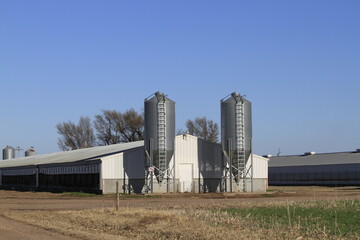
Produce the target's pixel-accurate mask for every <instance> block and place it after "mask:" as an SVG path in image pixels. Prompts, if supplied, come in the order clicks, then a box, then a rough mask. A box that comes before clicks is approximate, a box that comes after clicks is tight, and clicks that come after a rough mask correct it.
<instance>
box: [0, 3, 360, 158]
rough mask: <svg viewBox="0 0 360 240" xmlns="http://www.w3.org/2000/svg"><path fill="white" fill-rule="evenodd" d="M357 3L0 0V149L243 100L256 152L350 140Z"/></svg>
mask: <svg viewBox="0 0 360 240" xmlns="http://www.w3.org/2000/svg"><path fill="white" fill-rule="evenodd" d="M359 12H360V1H357V0H354V1H351V0H348V1H329V0H326V1H325V0H324V1H320V0H315V1H314V0H303V1H276V0H275V1H267V0H264V1H209V0H206V1H205V0H204V1H200V0H199V1H88V0H86V1H85V0H84V1H80V0H78V1H70V0H61V1H60V0H58V1H56V0H50V1H49V0H44V1H38V0H34V1H25V0H24V1H20V0H2V1H0V33H1V35H0V82H1V84H0V86H1V93H0V109H1V115H0V147H1V148H3V147H5V146H6V145H8V144H9V145H12V146H14V147H16V146H20V147H22V148H24V149H27V148H28V147H29V146H34V147H35V149H36V150H37V151H38V152H39V153H48V152H54V151H58V146H57V138H58V135H57V133H56V129H55V125H56V124H57V123H59V122H63V121H69V120H70V121H74V122H77V121H78V119H79V118H80V116H89V117H92V118H93V116H94V115H95V114H98V113H100V111H101V110H102V109H116V110H119V111H124V110H126V109H129V108H131V107H132V108H134V109H136V110H138V111H141V110H142V108H143V100H144V98H146V97H148V96H149V95H150V94H151V93H153V92H155V91H158V90H159V91H162V92H165V93H166V94H168V96H169V97H170V98H172V99H173V100H174V101H176V114H177V115H176V122H177V128H184V123H185V121H186V120H187V119H193V118H195V117H198V116H206V117H207V118H209V119H213V120H215V121H216V122H218V123H220V99H221V98H223V97H225V96H226V95H228V94H229V93H231V92H233V91H236V92H240V93H241V94H242V95H246V97H247V98H248V99H249V100H250V101H251V102H252V103H253V133H254V136H253V144H254V152H255V153H257V154H276V152H277V151H278V149H279V148H280V151H281V152H282V155H285V154H300V153H303V152H305V151H315V152H336V151H350V150H355V149H356V148H360V121H359V119H360V111H359V103H360V94H359V87H360V44H359V43H360V14H359Z"/></svg>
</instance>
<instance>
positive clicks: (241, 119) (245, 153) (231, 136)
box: [221, 92, 252, 191]
mask: <svg viewBox="0 0 360 240" xmlns="http://www.w3.org/2000/svg"><path fill="white" fill-rule="evenodd" d="M251 139H252V120H251V102H249V101H248V100H247V99H245V98H244V97H243V96H241V95H240V94H239V93H235V92H234V93H232V94H230V95H229V96H227V97H225V98H224V99H222V100H221V142H222V149H223V153H224V156H225V159H226V161H227V168H228V170H229V172H228V174H225V175H228V176H229V177H230V179H231V180H230V185H231V184H232V178H234V180H235V181H236V183H237V184H238V185H239V188H240V189H242V190H243V191H245V190H246V189H245V188H246V181H245V180H246V178H247V176H248V175H249V174H251V173H250V172H249V169H247V168H246V163H247V161H248V160H249V158H250V156H251V153H252V146H251ZM231 188H232V187H231Z"/></svg>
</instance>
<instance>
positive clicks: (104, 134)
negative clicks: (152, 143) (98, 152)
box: [94, 108, 144, 145]
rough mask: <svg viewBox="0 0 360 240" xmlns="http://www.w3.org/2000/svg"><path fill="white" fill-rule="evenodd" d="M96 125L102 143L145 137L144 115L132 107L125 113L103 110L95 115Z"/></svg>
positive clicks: (130, 140) (107, 143) (136, 139)
mask: <svg viewBox="0 0 360 240" xmlns="http://www.w3.org/2000/svg"><path fill="white" fill-rule="evenodd" d="M94 126H95V129H96V132H97V134H96V136H97V138H98V141H99V143H100V145H109V144H115V143H121V142H133V141H138V140H142V139H144V138H143V135H144V117H143V115H142V114H140V113H137V112H136V111H135V110H134V109H132V108H131V109H129V110H127V111H125V112H124V113H121V112H118V111H110V110H103V111H102V114H101V115H96V116H95V121H94Z"/></svg>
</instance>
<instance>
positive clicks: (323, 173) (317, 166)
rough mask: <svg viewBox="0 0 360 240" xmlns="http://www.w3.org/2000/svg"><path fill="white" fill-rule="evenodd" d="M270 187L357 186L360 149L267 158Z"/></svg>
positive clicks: (359, 174)
mask: <svg viewBox="0 0 360 240" xmlns="http://www.w3.org/2000/svg"><path fill="white" fill-rule="evenodd" d="M269 185H323V186H346V185H348V186H351V185H360V149H358V150H356V151H353V152H337V153H321V154H316V153H314V152H308V153H305V154H303V155H293V156H278V157H270V161H269Z"/></svg>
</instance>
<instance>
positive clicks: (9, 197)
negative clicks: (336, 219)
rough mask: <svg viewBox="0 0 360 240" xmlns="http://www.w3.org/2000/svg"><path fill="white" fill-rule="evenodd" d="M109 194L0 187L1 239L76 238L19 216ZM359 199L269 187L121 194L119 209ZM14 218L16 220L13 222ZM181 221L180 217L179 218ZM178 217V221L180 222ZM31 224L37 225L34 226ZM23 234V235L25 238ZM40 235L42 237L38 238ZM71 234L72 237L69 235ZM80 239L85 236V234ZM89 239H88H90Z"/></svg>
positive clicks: (346, 190) (106, 202)
mask: <svg viewBox="0 0 360 240" xmlns="http://www.w3.org/2000/svg"><path fill="white" fill-rule="evenodd" d="M114 199H115V197H114V196H113V195H112V196H111V195H108V196H102V195H96V196H83V197H77V196H72V195H69V194H53V193H43V192H16V191H5V190H0V215H1V216H2V217H0V239H24V238H27V239H39V238H41V239H76V238H79V236H67V235H66V233H65V234H64V232H61V231H57V230H54V229H52V228H51V227H39V226H45V225H44V224H43V225H41V224H28V223H29V222H30V223H31V220H29V219H27V220H26V221H25V220H24V219H21V216H22V214H23V216H28V217H29V216H30V217H31V216H33V215H31V214H32V213H34V212H39V211H44V213H45V212H47V213H49V211H50V212H59V211H62V210H84V209H106V208H114V205H115V201H114ZM352 199H358V200H359V199H360V188H359V187H341V188H327V187H271V188H270V189H269V192H267V193H266V194H250V193H245V194H235V193H226V194H163V195H153V196H145V197H144V196H121V200H120V208H121V209H126V210H127V211H131V209H134V211H135V209H148V210H149V211H154V210H162V209H175V210H176V209H185V208H189V206H196V207H197V208H201V209H218V208H223V207H239V206H256V205H257V204H269V203H275V204H276V203H284V202H294V201H301V202H303V201H315V200H352ZM14 219H16V220H17V221H14ZM180 220H181V219H180ZM180 220H179V221H180ZM34 225H37V227H36V226H34ZM24 236H26V237H24ZM39 236H41V237H39ZM72 237H74V238H72ZM80 238H87V237H86V236H83V237H80ZM89 239H90V238H89Z"/></svg>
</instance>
